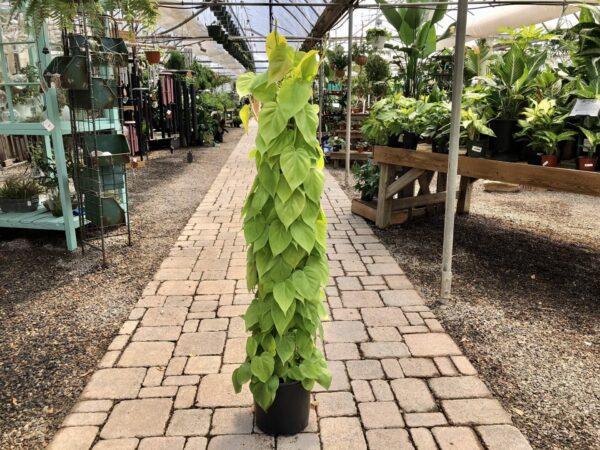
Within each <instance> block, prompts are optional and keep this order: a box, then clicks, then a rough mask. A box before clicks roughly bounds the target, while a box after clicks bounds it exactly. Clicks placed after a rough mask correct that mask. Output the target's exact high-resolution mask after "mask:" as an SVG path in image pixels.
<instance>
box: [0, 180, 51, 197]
mask: <svg viewBox="0 0 600 450" xmlns="http://www.w3.org/2000/svg"><path fill="white" fill-rule="evenodd" d="M41 193H42V188H41V186H40V185H39V184H38V183H37V182H36V181H35V180H32V179H25V178H20V177H18V176H11V177H8V178H7V179H6V181H4V184H3V185H2V186H0V198H3V199H8V200H21V199H22V200H26V199H29V198H30V197H33V196H34V195H38V194H41Z"/></svg>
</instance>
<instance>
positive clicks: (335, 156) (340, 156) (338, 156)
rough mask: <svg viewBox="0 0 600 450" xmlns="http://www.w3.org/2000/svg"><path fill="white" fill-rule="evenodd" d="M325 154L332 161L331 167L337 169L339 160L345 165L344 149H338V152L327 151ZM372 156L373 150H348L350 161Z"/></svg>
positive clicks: (364, 159)
mask: <svg viewBox="0 0 600 450" xmlns="http://www.w3.org/2000/svg"><path fill="white" fill-rule="evenodd" d="M327 156H328V157H329V159H330V160H331V161H333V167H334V168H335V169H337V168H338V167H339V164H340V161H342V164H344V166H345V165H346V162H345V161H346V151H345V150H340V151H339V152H331V153H328V154H327ZM372 156H373V152H358V151H356V150H351V151H350V162H352V161H366V160H367V159H369V158H370V157H372Z"/></svg>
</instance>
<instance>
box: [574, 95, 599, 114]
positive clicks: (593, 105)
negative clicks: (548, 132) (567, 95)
mask: <svg viewBox="0 0 600 450" xmlns="http://www.w3.org/2000/svg"><path fill="white" fill-rule="evenodd" d="M599 113H600V99H589V98H578V99H577V101H576V102H575V106H573V109H572V110H571V114H569V115H570V116H592V117H598V114H599Z"/></svg>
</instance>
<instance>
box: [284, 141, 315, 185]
mask: <svg viewBox="0 0 600 450" xmlns="http://www.w3.org/2000/svg"><path fill="white" fill-rule="evenodd" d="M309 168H310V159H309V157H308V155H307V153H306V151H305V150H304V149H301V148H300V149H293V150H292V149H291V147H290V148H288V149H286V151H284V152H283V153H282V154H281V171H282V172H283V176H284V177H285V179H286V180H287V182H288V184H289V186H290V189H292V190H294V189H296V188H297V187H298V186H300V185H301V184H302V182H303V181H304V180H305V179H306V177H307V175H308V170H309Z"/></svg>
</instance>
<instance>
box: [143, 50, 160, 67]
mask: <svg viewBox="0 0 600 450" xmlns="http://www.w3.org/2000/svg"><path fill="white" fill-rule="evenodd" d="M145 53H146V59H147V60H148V64H159V63H160V52H159V51H158V50H146V52H145Z"/></svg>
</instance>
